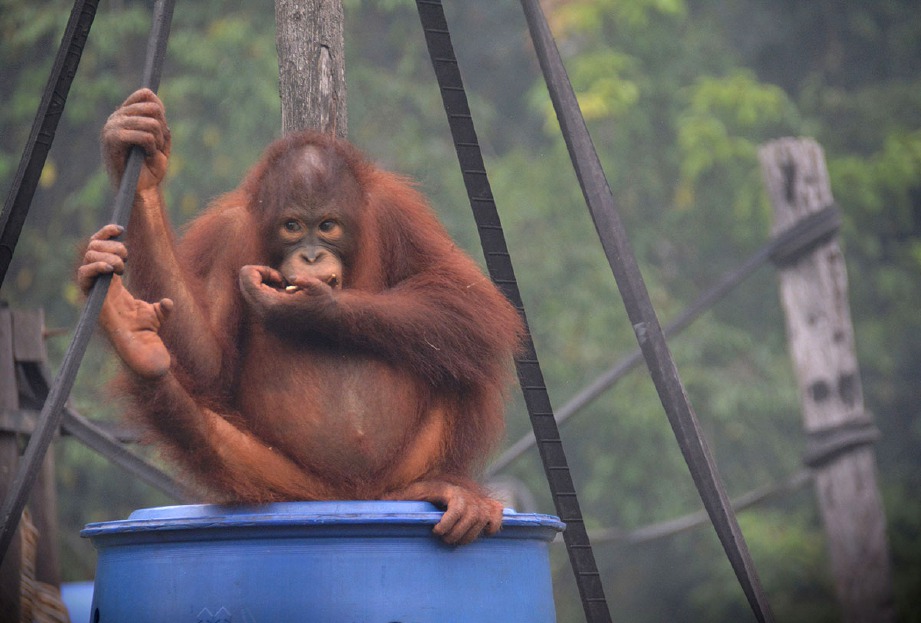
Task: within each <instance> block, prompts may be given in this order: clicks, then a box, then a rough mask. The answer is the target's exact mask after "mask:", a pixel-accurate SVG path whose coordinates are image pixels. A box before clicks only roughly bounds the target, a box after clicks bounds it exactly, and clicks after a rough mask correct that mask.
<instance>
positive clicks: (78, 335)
mask: <svg viewBox="0 0 921 623" xmlns="http://www.w3.org/2000/svg"><path fill="white" fill-rule="evenodd" d="M174 4H175V0H157V2H156V4H155V5H154V14H153V26H152V27H151V30H150V38H149V40H148V43H147V60H146V62H145V64H144V74H143V78H142V82H141V84H142V85H143V86H146V87H148V88H150V89H152V90H156V89H157V87H159V86H160V75H161V73H162V71H163V59H164V57H165V55H166V41H167V39H168V37H169V31H170V24H171V22H172V18H173V6H174ZM143 163H144V152H143V151H142V150H141V149H140V148H139V147H134V148H132V149H131V152H130V153H129V155H128V163H127V166H126V167H125V173H124V175H123V176H122V180H121V183H120V184H119V187H118V193H117V194H116V196H115V207H114V209H113V213H114V215H113V217H112V222H113V223H116V224H118V225H122V226H127V225H128V219H129V217H130V216H131V206H132V204H133V203H134V194H135V191H136V190H137V183H138V177H139V176H140V173H141V165H142V164H143ZM111 282H112V276H111V275H104V276H102V277H100V278H99V279H97V280H96V283H95V284H94V285H93V289H92V290H90V293H89V296H88V297H87V301H86V305H85V306H84V308H83V312H82V314H81V315H80V319H79V321H78V322H77V328H76V330H75V331H74V338H73V341H72V342H71V343H70V347H69V348H68V349H67V353H66V354H65V355H64V360H63V361H62V362H61V369H60V371H59V372H58V375H57V377H55V380H54V385H53V386H52V387H51V391H49V393H48V398H47V399H46V400H45V406H44V407H43V408H42V413H41V416H40V418H39V421H38V424H37V425H36V427H35V431H34V432H33V433H32V436H31V437H30V439H29V445H28V446H27V447H26V451H25V453H24V454H23V456H22V460H21V461H20V463H19V467H18V469H17V470H16V478H15V480H14V481H13V485H12V487H11V488H10V492H9V494H8V495H7V498H6V499H5V500H4V501H3V509H2V511H0V520H2V521H3V527H2V532H0V560H2V559H3V557H5V556H6V552H7V550H8V549H9V546H10V543H11V542H12V540H13V535H14V533H15V532H16V528H17V526H18V525H19V519H20V517H21V516H22V511H23V508H25V505H26V499H27V498H28V496H29V491H30V490H31V488H32V485H33V484H35V478H36V476H37V474H38V470H39V468H40V467H41V464H42V461H43V460H44V458H45V453H46V452H47V451H48V447H49V446H50V445H51V439H52V437H53V436H54V433H55V431H56V430H57V429H58V427H59V426H60V424H61V418H62V416H63V413H64V403H65V402H66V401H67V397H68V396H69V395H70V390H71V388H72V387H73V384H74V379H76V377H77V371H78V370H79V369H80V363H81V362H82V361H83V355H84V353H86V347H87V345H88V344H89V341H90V338H91V337H92V335H93V331H94V330H95V327H96V323H97V321H98V319H99V312H100V310H101V309H102V303H103V301H105V298H106V293H108V291H109V284H110V283H111Z"/></svg>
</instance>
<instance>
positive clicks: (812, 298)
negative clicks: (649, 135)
mask: <svg viewBox="0 0 921 623" xmlns="http://www.w3.org/2000/svg"><path fill="white" fill-rule="evenodd" d="M759 157H760V159H761V168H762V173H763V176H764V180H765V184H766V186H767V190H768V194H769V196H770V199H771V203H772V205H773V207H774V214H775V225H774V227H775V233H776V232H778V231H782V230H785V229H787V228H789V227H791V226H793V225H795V224H796V223H798V222H799V221H800V220H802V219H804V218H806V217H807V216H809V215H810V214H814V213H815V212H818V211H820V210H822V209H825V208H828V207H830V206H832V205H833V198H832V194H831V185H830V183H829V179H828V171H827V169H826V167H825V156H824V153H823V152H822V149H821V147H820V146H819V145H818V144H817V143H815V142H814V141H812V140H809V139H781V140H778V141H774V142H772V143H769V144H767V145H764V146H762V148H761V150H760V153H759ZM779 269H780V270H779V278H780V298H781V302H782V304H783V309H784V314H785V317H786V325H787V338H788V343H789V348H790V354H791V357H792V359H793V365H794V368H795V372H796V376H797V383H798V386H799V394H800V405H801V408H802V413H803V421H804V426H805V430H806V433H807V435H808V436H809V445H810V450H808V451H807V463H810V464H811V465H812V466H813V467H814V469H815V482H816V493H817V496H818V503H819V508H820V511H821V515H822V520H823V522H824V525H825V533H826V535H827V539H828V547H829V554H830V558H831V564H832V573H833V576H834V580H835V589H836V592H837V595H838V600H839V602H840V604H841V606H842V613H843V620H844V621H847V622H848V623H880V622H886V621H893V620H894V618H895V615H894V608H893V597H892V586H891V571H890V563H889V550H888V544H887V540H886V520H885V515H884V512H883V506H882V501H881V500H880V495H879V490H878V488H877V484H876V454H875V451H874V449H873V445H872V442H873V441H874V440H875V438H876V436H877V435H878V432H877V431H876V429H875V426H874V425H873V423H872V417H871V416H870V415H869V414H868V413H866V412H865V411H864V404H863V390H862V388H861V383H860V372H859V369H858V365H857V357H856V354H855V350H854V330H853V326H852V325H851V318H850V311H849V307H848V299H847V272H846V269H845V265H844V258H843V256H842V253H841V248H840V246H839V245H838V241H837V238H836V237H832V238H831V239H830V240H826V241H825V242H821V243H819V244H818V245H817V246H816V247H815V248H813V249H812V250H810V251H807V252H806V253H805V254H804V255H802V256H800V257H799V258H798V259H793V260H791V261H790V262H789V263H787V264H784V265H782V266H780V267H779ZM809 455H811V459H812V460H811V462H810V460H809Z"/></svg>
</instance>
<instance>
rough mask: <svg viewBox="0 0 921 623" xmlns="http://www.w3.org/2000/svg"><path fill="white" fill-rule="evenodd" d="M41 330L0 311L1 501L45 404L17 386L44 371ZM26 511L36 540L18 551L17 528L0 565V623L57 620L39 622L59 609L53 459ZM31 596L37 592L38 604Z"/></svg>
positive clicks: (36, 322) (39, 321) (27, 315)
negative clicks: (22, 444)
mask: <svg viewBox="0 0 921 623" xmlns="http://www.w3.org/2000/svg"><path fill="white" fill-rule="evenodd" d="M44 328H45V323H44V314H43V313H42V311H41V310H37V311H13V310H10V309H8V308H5V307H0V495H2V496H3V497H5V496H6V495H7V493H8V491H7V488H8V486H9V483H10V482H12V480H13V475H14V474H15V473H16V469H17V466H18V463H19V459H20V456H19V454H20V453H19V445H20V444H19V441H20V439H22V438H24V437H26V436H28V435H29V433H31V432H32V430H33V429H34V427H35V422H36V419H37V416H38V410H39V409H41V406H42V402H43V400H44V398H45V397H44V396H38V395H34V394H33V393H32V392H31V390H29V389H24V387H23V386H21V385H20V381H21V380H22V379H25V378H27V377H29V376H30V374H31V373H34V371H35V370H36V369H38V368H39V367H40V366H43V365H45V359H46V356H45V344H44V337H43V332H44ZM26 387H28V382H27V383H26ZM28 508H29V512H30V514H31V522H30V526H31V528H30V529H31V531H32V534H33V535H37V540H36V538H35V536H33V537H32V541H31V544H30V546H29V547H28V548H24V547H23V542H22V538H23V534H27V533H26V532H24V529H23V526H22V525H20V527H19V529H18V531H17V532H16V534H15V535H14V537H13V541H12V543H11V544H10V548H9V550H7V554H6V556H5V557H4V559H3V562H2V565H0V623H5V622H6V621H13V622H15V623H18V622H19V620H20V617H21V616H22V615H27V616H28V615H29V613H30V612H31V615H32V617H34V619H35V620H58V619H48V618H43V617H44V615H45V614H47V613H49V612H58V613H59V612H61V609H62V608H63V606H62V605H61V604H60V596H59V592H58V587H59V585H60V572H59V566H58V551H57V537H58V524H57V497H56V495H55V490H54V455H53V453H50V452H49V453H48V454H47V455H46V456H45V460H44V462H43V463H42V469H41V472H40V473H39V476H38V478H37V479H36V481H35V486H34V487H33V488H32V491H31V495H30V497H29V506H28ZM26 552H28V553H26ZM24 554H25V555H26V557H27V559H24ZM36 591H39V592H41V599H39V600H37V599H36V597H37V595H38V593H37V592H36ZM49 608H50V609H51V610H49ZM29 620H30V621H31V620H32V618H29Z"/></svg>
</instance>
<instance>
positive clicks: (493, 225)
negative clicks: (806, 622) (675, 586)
mask: <svg viewBox="0 0 921 623" xmlns="http://www.w3.org/2000/svg"><path fill="white" fill-rule="evenodd" d="M416 7H417V8H418V9H419V19H420V20H421V22H422V29H423V31H424V32H425V41H426V45H427V47H428V51H429V56H430V58H431V61H432V68H433V69H434V71H435V78H436V79H437V81H438V86H439V89H440V91H441V97H442V103H443V104H444V109H445V114H446V115H447V117H448V125H449V127H450V129H451V136H452V138H453V139H454V148H455V151H456V152H457V159H458V163H459V164H460V168H461V173H462V175H463V179H464V186H465V187H466V189H467V196H468V198H469V200H470V207H471V209H472V211H473V216H474V220H475V221H476V225H477V232H478V233H479V235H480V242H481V244H482V246H483V255H484V256H485V258H486V267H487V269H488V271H489V276H490V277H491V278H492V280H493V282H494V283H495V284H496V285H497V286H498V287H499V288H500V289H501V290H502V293H503V294H505V296H506V297H507V298H508V299H509V300H510V301H511V302H512V304H513V305H514V306H515V308H516V309H517V310H518V313H519V314H520V315H521V318H522V320H523V322H524V324H525V329H526V335H525V339H524V340H523V341H524V344H523V349H522V350H523V353H522V354H521V355H519V356H518V357H517V358H516V359H515V367H516V370H517V372H518V382H519V385H521V391H522V394H523V395H524V401H525V406H526V407H527V410H528V417H529V418H530V420H531V427H532V428H533V430H534V434H535V437H536V439H537V447H538V450H539V451H540V458H541V463H542V464H543V466H544V473H545V474H546V476H547V482H548V484H549V486H550V494H551V496H552V498H553V504H554V507H555V508H556V512H557V514H558V515H559V516H560V519H562V520H563V521H564V522H565V523H566V530H565V531H564V532H563V540H564V541H565V543H566V551H567V553H568V554H569V560H570V563H571V565H572V570H573V574H574V575H575V580H576V586H577V588H578V590H579V596H580V598H581V600H582V608H583V610H584V612H585V619H586V621H588V622H589V623H610V621H611V614H610V612H609V610H608V603H607V599H606V597H605V594H604V584H603V583H602V581H601V575H600V573H599V572H598V566H597V564H596V562H595V555H594V552H593V551H592V545H591V541H590V540H589V537H588V532H587V530H586V528H585V521H584V519H583V517H582V509H581V508H580V506H579V499H578V495H577V493H576V487H575V484H574V483H573V479H572V475H571V473H570V471H569V463H568V461H567V459H566V454H565V452H564V449H563V442H562V440H561V439H560V433H559V430H558V429H557V426H556V420H555V419H554V417H553V407H552V405H551V404H550V396H549V394H548V392H547V387H546V385H545V383H544V377H543V372H542V371H541V367H540V362H539V361H538V358H537V352H536V350H535V348H534V341H533V340H532V339H531V333H530V330H529V329H528V328H527V325H528V319H527V316H526V314H525V310H524V303H523V302H522V300H521V293H520V292H519V290H518V282H517V279H516V278H515V272H514V268H513V266H512V260H511V256H510V255H509V252H508V247H507V245H506V242H505V234H504V233H503V230H502V224H501V222H500V221H499V213H498V211H497V210H496V204H495V201H494V200H493V195H492V189H491V186H490V183H489V178H488V176H487V174H486V166H485V164H484V162H483V155H482V153H481V151H480V146H479V140H478V139H477V134H476V128H475V127H474V125H473V117H472V116H471V114H470V106H469V104H468V101H467V94H466V91H465V89H464V83H463V79H462V77H461V73H460V69H459V67H458V64H457V58H456V56H455V54H454V46H453V44H452V42H451V33H450V31H449V30H448V22H447V19H446V18H445V14H444V8H443V7H442V4H441V0H416Z"/></svg>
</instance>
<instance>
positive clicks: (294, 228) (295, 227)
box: [284, 219, 301, 233]
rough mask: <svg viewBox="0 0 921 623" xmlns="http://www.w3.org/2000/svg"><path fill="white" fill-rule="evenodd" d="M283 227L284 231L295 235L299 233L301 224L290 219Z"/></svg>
mask: <svg viewBox="0 0 921 623" xmlns="http://www.w3.org/2000/svg"><path fill="white" fill-rule="evenodd" d="M284 227H285V231H289V232H291V233H297V232H299V231H301V224H300V223H298V222H297V221H295V220H294V219H291V220H290V221H285V225H284Z"/></svg>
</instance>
